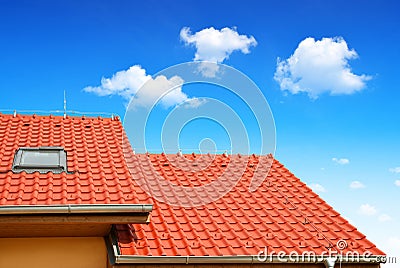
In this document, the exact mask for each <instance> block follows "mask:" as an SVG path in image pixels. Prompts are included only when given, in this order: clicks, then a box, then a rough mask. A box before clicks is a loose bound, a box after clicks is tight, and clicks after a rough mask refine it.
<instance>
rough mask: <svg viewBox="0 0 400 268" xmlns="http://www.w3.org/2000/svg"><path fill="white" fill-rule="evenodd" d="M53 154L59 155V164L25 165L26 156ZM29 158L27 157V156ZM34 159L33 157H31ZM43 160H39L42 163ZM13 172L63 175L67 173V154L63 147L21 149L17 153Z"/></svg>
mask: <svg viewBox="0 0 400 268" xmlns="http://www.w3.org/2000/svg"><path fill="white" fill-rule="evenodd" d="M32 152H33V153H52V154H57V155H58V159H57V162H52V163H45V162H43V163H35V164H31V163H23V160H24V154H28V153H32ZM25 157H27V155H25ZM31 157H32V156H31ZM40 161H41V160H39V162H40ZM12 171H13V172H15V173H20V172H22V171H25V172H27V173H33V172H36V171H37V172H39V173H47V172H53V173H62V172H67V152H66V151H65V150H64V148H63V147H57V146H50V147H20V148H18V150H17V151H16V152H15V156H14V161H13V166H12Z"/></svg>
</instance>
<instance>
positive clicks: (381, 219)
mask: <svg viewBox="0 0 400 268" xmlns="http://www.w3.org/2000/svg"><path fill="white" fill-rule="evenodd" d="M391 219H392V217H390V216H389V215H387V214H381V215H380V216H379V218H378V220H379V221H380V222H385V221H390V220H391Z"/></svg>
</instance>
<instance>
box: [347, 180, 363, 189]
mask: <svg viewBox="0 0 400 268" xmlns="http://www.w3.org/2000/svg"><path fill="white" fill-rule="evenodd" d="M350 188H351V189H361V188H365V185H364V184H363V183H362V182H360V181H352V182H351V183H350Z"/></svg>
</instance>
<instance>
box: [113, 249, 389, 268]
mask: <svg viewBox="0 0 400 268" xmlns="http://www.w3.org/2000/svg"><path fill="white" fill-rule="evenodd" d="M114 251H115V248H114ZM381 257H382V256H370V257H368V258H364V259H360V260H359V261H342V262H341V263H354V264H357V263H358V264H359V263H364V264H365V263H370V264H373V263H383V262H381V261H379V262H377V261H376V260H377V259H382V258H381ZM113 259H114V262H115V264H145V263H146V264H150V263H151V264H165V263H169V264H171V263H174V264H211V263H214V264H222V263H230V264H232V263H235V264H244V263H246V264H256V263H258V264H261V263H264V264H267V263H274V264H277V263H280V264H283V263H303V264H304V263H309V264H311V263H323V264H325V265H326V264H327V263H328V266H326V267H332V266H329V265H330V264H332V262H333V263H334V260H336V262H337V263H339V261H338V260H337V259H336V258H335V257H328V256H316V260H315V261H312V260H296V261H294V260H293V259H291V258H290V257H278V256H273V257H271V258H270V257H269V256H268V260H266V261H260V260H259V259H258V256H252V255H251V256H133V255H116V256H115V257H114V258H113Z"/></svg>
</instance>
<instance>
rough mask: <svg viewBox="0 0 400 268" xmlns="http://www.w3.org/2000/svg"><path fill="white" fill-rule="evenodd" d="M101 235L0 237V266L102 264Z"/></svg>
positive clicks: (43, 267)
mask: <svg viewBox="0 0 400 268" xmlns="http://www.w3.org/2000/svg"><path fill="white" fill-rule="evenodd" d="M107 262H108V260H107V250H106V246H105V242H104V239H103V238H102V237H49V238H47V237H46V238H44V237H43V238H0V268H3V267H8V268H9V267H13V268H20V267H21V268H22V267H23V268H26V267H32V268H35V267H40V268H47V267H48V268H50V267H52V268H53V267H56V268H64V267H74V268H79V267H82V268H83V267H84V268H91V267H93V268H94V267H96V268H102V267H103V268H106V267H107Z"/></svg>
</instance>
